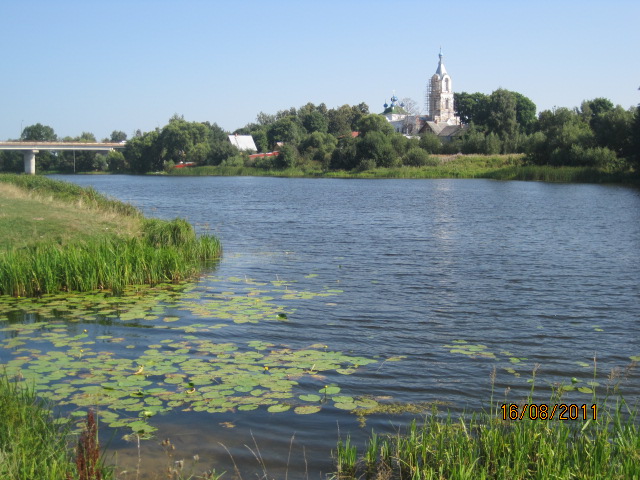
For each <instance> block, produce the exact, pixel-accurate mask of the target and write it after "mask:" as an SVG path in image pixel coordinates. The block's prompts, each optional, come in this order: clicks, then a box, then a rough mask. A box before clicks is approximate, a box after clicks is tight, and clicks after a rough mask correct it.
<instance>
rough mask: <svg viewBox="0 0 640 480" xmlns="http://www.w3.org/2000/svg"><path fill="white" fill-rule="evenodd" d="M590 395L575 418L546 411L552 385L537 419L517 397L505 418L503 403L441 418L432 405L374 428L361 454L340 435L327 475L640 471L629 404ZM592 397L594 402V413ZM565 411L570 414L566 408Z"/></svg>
mask: <svg viewBox="0 0 640 480" xmlns="http://www.w3.org/2000/svg"><path fill="white" fill-rule="evenodd" d="M560 392H561V390H560ZM532 398H533V390H532V391H531V396H530V397H529V398H528V399H527V400H526V403H527V404H529V405H531V404H532ZM592 400H593V401H592V402H588V403H587V406H586V415H585V412H583V410H582V409H581V408H578V410H577V412H578V417H579V418H578V419H574V420H567V421H561V420H559V419H558V417H559V416H560V410H556V412H555V414H554V419H553V420H550V419H548V418H549V416H550V414H551V412H552V405H554V404H563V401H562V399H561V395H560V394H558V393H556V394H554V396H553V397H552V398H551V400H550V401H548V402H545V404H547V405H549V410H548V411H547V412H548V413H547V418H546V419H543V420H542V419H539V418H538V416H539V412H540V410H539V409H535V408H534V409H533V410H531V413H528V412H527V410H524V403H521V404H517V407H518V412H519V413H522V412H525V414H524V415H523V418H522V420H520V419H516V420H510V419H509V407H508V406H507V407H505V411H504V412H503V409H502V408H501V405H500V404H495V405H494V409H495V410H494V411H490V412H482V413H480V414H476V415H472V416H470V417H469V416H466V415H463V416H462V417H460V418H453V417H451V416H447V417H445V418H442V417H441V416H439V415H438V414H437V412H436V411H434V412H433V414H432V415H430V416H428V417H427V418H426V419H425V420H424V422H423V423H422V424H420V425H418V423H416V422H415V421H413V422H412V423H411V424H410V426H409V427H408V428H407V429H406V430H405V431H403V432H399V433H397V434H396V435H388V436H378V435H376V434H375V433H373V434H372V436H371V438H370V439H369V441H368V443H367V445H366V446H365V449H364V453H362V454H360V455H358V454H357V452H356V447H355V446H353V445H350V444H349V443H348V442H347V444H344V445H343V444H342V441H340V442H339V443H338V446H337V452H336V454H335V460H336V469H337V471H336V473H335V474H334V478H338V479H354V478H376V479H421V480H422V479H442V478H447V479H452V480H457V479H460V480H462V479H478V478H483V479H504V480H508V479H547V478H554V479H567V480H569V479H600V478H607V479H620V480H622V479H638V478H640V429H639V426H638V422H637V420H636V414H635V410H634V409H630V408H629V407H628V406H627V404H626V403H625V402H624V400H622V399H621V398H619V399H618V400H617V401H614V402H613V403H608V402H607V401H606V400H605V401H603V402H601V403H597V402H596V399H595V396H594V398H593V399H592ZM567 403H568V402H567ZM592 404H596V405H597V407H596V408H597V416H596V419H594V418H593V409H592V408H591V405H592ZM507 405H509V404H507ZM536 405H540V403H537V404H536ZM569 405H570V404H569ZM570 415H574V414H567V413H566V412H565V416H567V417H569V416H570ZM518 417H519V415H517V414H516V418H518ZM531 417H532V418H531ZM584 417H586V418H584ZM505 418H506V419H505Z"/></svg>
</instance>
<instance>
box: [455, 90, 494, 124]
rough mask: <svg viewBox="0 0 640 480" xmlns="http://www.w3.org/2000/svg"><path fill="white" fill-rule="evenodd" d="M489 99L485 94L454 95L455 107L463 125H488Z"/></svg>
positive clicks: (461, 93)
mask: <svg viewBox="0 0 640 480" xmlns="http://www.w3.org/2000/svg"><path fill="white" fill-rule="evenodd" d="M488 104H489V97H488V96H487V95H485V94H484V93H479V92H476V93H467V92H460V93H454V94H453V105H454V107H455V110H456V115H458V116H459V117H460V120H461V121H462V123H466V124H470V123H474V124H475V125H486V124H487V118H488Z"/></svg>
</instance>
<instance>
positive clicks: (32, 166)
mask: <svg viewBox="0 0 640 480" xmlns="http://www.w3.org/2000/svg"><path fill="white" fill-rule="evenodd" d="M36 153H38V150H27V151H26V152H24V173H27V174H29V175H35V174H36Z"/></svg>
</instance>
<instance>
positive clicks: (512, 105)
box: [487, 88, 518, 153]
mask: <svg viewBox="0 0 640 480" xmlns="http://www.w3.org/2000/svg"><path fill="white" fill-rule="evenodd" d="M488 106H489V116H488V119H487V126H488V127H489V132H493V133H495V134H496V135H498V136H499V137H500V139H501V140H502V142H503V143H504V142H509V141H511V139H513V137H514V136H515V134H516V132H517V131H518V120H517V110H516V98H515V95H514V94H513V93H512V92H510V91H508V90H505V89H502V88H499V89H498V90H496V91H494V92H493V93H492V94H491V95H490V96H489V104H488ZM505 153H510V152H505Z"/></svg>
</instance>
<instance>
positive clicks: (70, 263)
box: [0, 175, 221, 296]
mask: <svg viewBox="0 0 640 480" xmlns="http://www.w3.org/2000/svg"><path fill="white" fill-rule="evenodd" d="M0 205H1V207H2V208H1V211H2V213H1V214H0V295H13V296H34V295H42V294H47V293H55V292H59V291H71V290H73V291H91V290H110V291H112V292H113V293H115V294H118V293H120V292H122V290H123V288H124V287H125V286H126V285H137V284H151V285H153V284H156V283H162V282H176V281H180V280H184V279H186V278H190V277H193V276H194V275H197V273H198V272H199V271H200V269H201V266H202V263H203V262H207V261H212V260H215V259H216V258H218V257H219V255H220V253H221V245H220V242H219V241H218V240H217V239H216V238H215V237H213V236H208V235H203V236H200V237H198V236H196V233H195V230H194V229H193V227H192V226H191V225H190V224H189V223H187V222H186V221H184V220H180V219H175V220H172V221H163V220H157V219H146V218H144V217H143V216H142V214H141V213H140V212H139V211H138V210H137V209H136V208H134V207H133V206H131V205H127V204H125V203H122V202H119V201H116V200H111V199H108V198H106V197H104V196H103V195H101V194H99V193H97V192H96V191H95V190H93V189H91V188H82V187H79V186H77V185H73V184H70V183H66V182H60V181H56V180H52V179H49V178H46V177H40V176H25V175H0Z"/></svg>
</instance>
